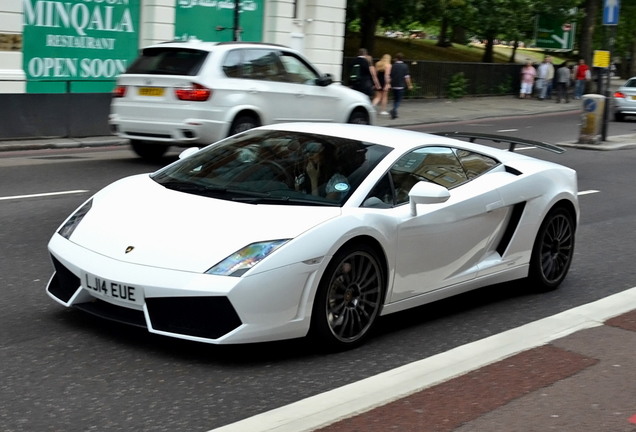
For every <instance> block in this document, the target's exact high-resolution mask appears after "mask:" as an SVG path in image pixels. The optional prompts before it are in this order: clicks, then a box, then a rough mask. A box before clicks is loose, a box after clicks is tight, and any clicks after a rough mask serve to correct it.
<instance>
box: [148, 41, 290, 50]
mask: <svg viewBox="0 0 636 432" xmlns="http://www.w3.org/2000/svg"><path fill="white" fill-rule="evenodd" d="M159 47H161V48H166V47H168V48H187V49H198V50H204V51H216V50H219V49H222V50H230V49H232V48H237V47H241V48H285V49H286V50H289V51H293V50H292V49H291V48H289V47H286V46H284V45H278V44H272V43H264V42H243V41H231V42H204V41H201V40H198V39H191V40H189V41H170V42H161V43H158V44H154V45H149V46H146V47H144V49H146V48H159Z"/></svg>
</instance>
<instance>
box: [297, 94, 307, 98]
mask: <svg viewBox="0 0 636 432" xmlns="http://www.w3.org/2000/svg"><path fill="white" fill-rule="evenodd" d="M296 97H299V98H303V97H305V93H296Z"/></svg>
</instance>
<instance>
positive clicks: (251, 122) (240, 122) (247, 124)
mask: <svg viewBox="0 0 636 432" xmlns="http://www.w3.org/2000/svg"><path fill="white" fill-rule="evenodd" d="M258 126H259V124H258V120H257V119H256V118H255V117H254V116H252V115H249V114H243V115H240V116H238V117H237V118H235V119H234V121H233V122H232V127H230V136H232V135H236V134H237V133H241V132H245V131H246V130H250V129H254V128H255V127H258Z"/></svg>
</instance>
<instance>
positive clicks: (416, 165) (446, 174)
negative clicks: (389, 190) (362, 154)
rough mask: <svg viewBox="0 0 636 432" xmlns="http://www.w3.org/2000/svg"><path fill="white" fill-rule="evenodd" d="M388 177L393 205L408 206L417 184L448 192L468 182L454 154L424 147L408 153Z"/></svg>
mask: <svg viewBox="0 0 636 432" xmlns="http://www.w3.org/2000/svg"><path fill="white" fill-rule="evenodd" d="M390 174H391V178H392V180H393V185H394V186H395V202H396V204H403V203H406V202H408V201H409V192H410V190H411V188H412V187H413V186H414V185H415V184H416V183H417V182H420V181H428V182H432V183H437V184H438V185H440V186H444V187H445V188H447V189H451V188H454V187H455V186H459V185H460V184H462V183H464V182H466V181H468V177H466V174H465V173H464V169H463V168H462V166H461V164H460V163H459V160H458V159H457V157H456V156H455V153H454V152H453V150H452V149H450V148H448V147H424V148H420V149H417V150H414V151H412V152H410V153H407V154H405V155H404V156H402V157H401V158H400V159H399V160H398V161H397V162H396V163H395V165H393V166H392V167H391V170H390Z"/></svg>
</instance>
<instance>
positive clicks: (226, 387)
mask: <svg viewBox="0 0 636 432" xmlns="http://www.w3.org/2000/svg"><path fill="white" fill-rule="evenodd" d="M577 122H578V116H577V115H574V114H567V115H551V116H535V117H527V118H523V119H522V118H517V119H504V120H495V119H488V120H482V121H472V122H466V123H465V124H457V123H455V124H453V125H427V126H426V127H421V128H418V129H421V130H450V129H453V130H455V129H460V128H459V126H461V129H460V130H473V131H475V130H477V131H480V132H489V133H506V134H511V135H516V136H519V137H525V138H531V139H539V140H546V141H552V142H558V141H568V140H570V141H573V140H574V139H575V138H576V136H577V133H578V126H577ZM464 126H465V127H464ZM635 127H636V123H621V124H615V123H612V124H611V125H610V134H623V133H632V132H634V129H635ZM411 129H413V128H411ZM512 129H518V130H516V131H512ZM502 130H508V132H497V131H502ZM522 151H524V152H527V153H528V154H531V155H532V156H535V157H538V158H543V159H548V160H552V161H555V162H558V163H561V164H563V165H567V166H570V167H572V168H574V169H576V170H577V171H578V174H579V191H598V192H594V193H589V194H586V195H582V196H581V197H580V203H581V225H580V227H579V230H578V233H577V235H578V237H577V245H576V252H575V258H574V262H573V264H572V267H571V270H570V273H569V275H568V277H567V279H566V280H565V282H564V284H563V285H562V287H561V288H560V289H559V290H558V291H555V292H552V293H548V294H542V295H536V294H531V293H528V292H524V291H523V289H522V288H521V286H520V284H518V283H508V284H501V285H497V286H494V287H489V288H485V289H481V290H478V291H474V292H472V293H468V294H464V295H461V296H458V297H455V298H453V299H448V300H444V301H441V302H438V303H435V304H432V305H427V306H423V307H420V308H417V309H414V310H410V311H406V312H403V313H398V314H393V315H390V316H387V317H383V318H382V319H381V321H380V323H379V324H380V325H379V326H378V331H377V332H376V334H375V337H373V338H372V339H371V340H370V341H369V343H367V344H366V345H364V346H362V347H360V348H359V349H356V350H353V351H349V352H344V353H338V354H326V353H323V352H320V351H317V350H316V349H315V348H314V347H313V346H312V345H311V344H309V343H307V341H304V340H295V341H287V342H277V343H266V344H258V345H250V346H233V347H217V346H211V345H204V344H197V343H190V342H185V341H179V340H173V339H169V338H164V337H160V336H155V335H150V334H148V333H147V332H145V331H143V330H140V329H136V328H130V327H126V326H121V325H117V324H114V323H111V322H107V321H103V320H99V319H96V318H92V317H91V316H87V315H85V314H83V313H81V312H79V311H75V310H68V309H65V308H63V307H62V306H60V305H58V304H56V303H55V302H54V301H52V300H51V299H50V298H49V297H48V296H47V295H46V294H45V292H44V288H45V286H46V283H47V281H48V278H49V277H50V276H51V273H52V267H51V264H50V262H49V258H48V254H47V251H46V243H47V242H48V239H49V238H50V236H51V235H52V234H53V232H54V230H55V229H56V228H57V227H58V226H59V224H60V223H61V222H62V221H63V219H64V218H65V217H66V216H67V215H68V214H70V212H72V211H73V210H74V209H75V208H76V207H77V206H78V205H79V204H80V203H81V202H83V201H84V200H85V199H86V198H88V196H90V194H92V193H94V192H96V191H97V190H99V189H100V188H101V187H103V186H105V185H107V184H108V183H110V182H112V181H113V180H116V179H118V178H121V177H123V176H126V175H131V174H136V173H142V172H149V171H153V170H154V169H156V168H158V167H159V166H160V165H161V164H149V163H147V162H143V161H141V160H140V159H138V158H136V157H135V156H134V155H133V154H132V153H131V152H130V151H128V150H127V149H121V148H106V149H85V150H67V151H63V150H55V151H33V152H20V153H4V154H0V222H1V223H0V251H1V255H0V256H1V257H2V260H0V290H1V291H0V292H1V293H2V295H1V297H0V308H1V310H2V314H0V328H1V329H2V331H1V332H0V364H1V365H2V367H0V401H2V403H0V430H2V431H26V430H29V431H42V430H51V431H87V430H99V431H109V430H113V431H114V430H144V431H205V430H210V429H212V428H214V427H218V426H222V425H225V424H228V423H231V422H234V421H237V420H240V419H243V418H246V417H249V416H251V415H254V414H257V413H260V412H263V411H266V410H270V409H272V408H276V407H279V406H282V405H285V404H288V403H291V402H294V401H297V400H299V399H302V398H305V397H308V396H312V395H315V394H317V393H320V392H324V391H326V390H330V389H333V388H336V387H340V386H342V385H345V384H348V383H351V382H354V381H357V380H359V379H362V378H366V377H369V376H371V375H374V374H377V373H379V372H382V371H386V370H389V369H392V368H395V367H398V366H401V365H404V364H406V363H410V362H412V361H415V360H420V359H422V358H426V357H428V356H431V355H434V354H437V353H441V352H444V351H447V350H448V349H450V348H453V347H456V346H460V345H463V344H466V343H468V342H472V341H475V340H478V339H481V338H484V337H487V336H490V335H493V334H496V333H500V332H502V331H504V330H508V329H511V328H515V327H518V326H520V325H522V324H525V323H528V322H531V321H535V320H537V319H540V318H544V317H547V316H550V315H553V314H555V313H558V312H561V311H564V310H567V309H570V308H572V307H574V306H578V305H582V304H585V303H588V302H591V301H594V300H597V299H600V298H603V297H605V296H607V295H610V294H613V293H616V292H620V291H622V290H625V289H627V288H631V287H633V286H635V285H636V283H635V281H636V268H635V267H634V265H633V263H634V262H636V260H635V258H636V252H634V248H633V247H632V243H631V242H632V238H631V237H632V236H633V233H634V231H635V230H636V220H635V219H634V218H633V216H632V215H633V214H634V212H635V207H636V201H635V200H634V199H633V191H632V190H631V187H633V184H634V180H635V178H634V177H635V175H634V169H633V167H634V165H635V163H636V150H621V151H613V152H603V151H589V150H578V149H568V150H567V152H566V153H564V154H562V155H556V154H552V153H549V152H545V151H541V150H536V149H532V150H522ZM174 154H176V153H175V152H172V153H171V155H170V156H169V157H167V158H165V160H164V161H163V163H164V164H165V163H167V162H170V161H172V160H174V158H175V156H174ZM59 191H87V192H76V193H71V194H66V195H56V196H41V197H27V198H12V199H5V198H7V197H16V196H22V195H28V194H40V193H47V192H59ZM112 211H113V212H125V211H126V209H125V208H113V210H112ZM198 221H199V219H198V218H197V217H196V215H193V217H192V219H191V220H187V221H173V223H171V224H170V225H169V226H166V227H164V229H165V230H178V229H179V226H180V225H181V224H186V223H193V222H198ZM157 235H161V232H158V233H157Z"/></svg>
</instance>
